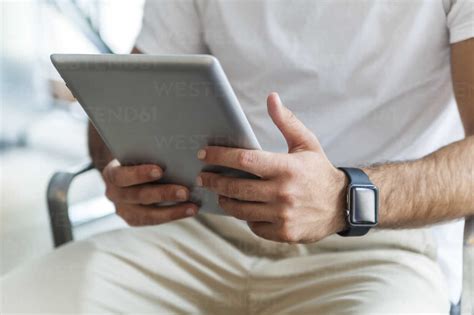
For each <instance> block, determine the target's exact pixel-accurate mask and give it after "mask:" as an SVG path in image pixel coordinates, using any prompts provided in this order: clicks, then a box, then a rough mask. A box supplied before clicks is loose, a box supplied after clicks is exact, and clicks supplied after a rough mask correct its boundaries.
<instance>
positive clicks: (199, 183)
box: [196, 176, 202, 187]
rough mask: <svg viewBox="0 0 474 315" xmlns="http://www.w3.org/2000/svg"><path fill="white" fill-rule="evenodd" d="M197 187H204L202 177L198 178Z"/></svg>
mask: <svg viewBox="0 0 474 315" xmlns="http://www.w3.org/2000/svg"><path fill="white" fill-rule="evenodd" d="M196 185H198V186H199V187H202V178H201V176H198V177H196Z"/></svg>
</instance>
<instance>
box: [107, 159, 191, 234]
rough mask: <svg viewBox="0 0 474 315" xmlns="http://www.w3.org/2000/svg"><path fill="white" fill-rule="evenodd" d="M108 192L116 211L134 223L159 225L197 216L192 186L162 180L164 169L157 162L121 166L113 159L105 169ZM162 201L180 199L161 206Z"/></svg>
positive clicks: (133, 224)
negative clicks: (190, 194) (167, 182)
mask: <svg viewBox="0 0 474 315" xmlns="http://www.w3.org/2000/svg"><path fill="white" fill-rule="evenodd" d="M102 175H103V178H104V180H105V184H106V196H107V198H109V199H110V200H111V201H112V202H113V203H114V204H115V209H116V212H117V214H118V215H119V216H121V217H122V218H123V219H124V220H125V221H126V222H127V223H128V224H129V225H131V226H142V225H156V224H161V223H166V222H169V221H173V220H177V219H181V218H185V217H189V216H193V215H195V214H196V213H197V211H198V207H197V206H196V205H195V204H193V203H190V202H186V201H187V200H188V199H189V190H188V188H186V187H184V186H180V185H172V184H158V183H156V181H157V180H159V179H160V178H161V176H162V175H163V170H162V169H161V168H160V167H159V166H157V165H138V166H121V165H120V163H119V162H118V161H117V160H112V161H111V162H110V163H109V164H108V165H107V166H106V167H105V169H104V171H103V172H102ZM162 202H180V203H179V204H176V205H172V206H159V204H160V203H162Z"/></svg>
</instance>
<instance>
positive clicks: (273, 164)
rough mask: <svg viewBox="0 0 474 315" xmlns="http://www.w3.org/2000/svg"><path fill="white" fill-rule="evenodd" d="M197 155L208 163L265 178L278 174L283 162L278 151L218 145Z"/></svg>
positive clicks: (209, 147) (202, 150) (200, 151)
mask: <svg viewBox="0 0 474 315" xmlns="http://www.w3.org/2000/svg"><path fill="white" fill-rule="evenodd" d="M197 157H198V159H200V160H202V161H203V162H205V163H207V164H212V165H221V166H225V167H230V168H234V169H238V170H242V171H245V172H248V173H252V174H255V175H257V176H260V177H265V178H266V177H271V176H273V175H278V170H279V166H280V164H281V162H282V161H281V155H280V154H278V153H271V152H266V151H261V150H246V149H237V148H227V147H218V146H208V147H205V148H204V149H201V150H199V152H198V154H197Z"/></svg>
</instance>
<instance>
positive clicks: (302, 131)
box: [267, 92, 321, 153]
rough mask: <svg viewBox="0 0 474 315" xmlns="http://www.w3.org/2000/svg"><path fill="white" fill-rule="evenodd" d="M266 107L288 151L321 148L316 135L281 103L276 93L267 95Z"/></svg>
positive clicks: (316, 149) (317, 149)
mask: <svg viewBox="0 0 474 315" xmlns="http://www.w3.org/2000/svg"><path fill="white" fill-rule="evenodd" d="M267 109H268V114H269V115H270V117H271V118H272V120H273V122H274V123H275V125H276V126H277V127H278V129H280V131H281V133H282V134H283V136H284V137H285V140H286V143H287V144H288V152H290V153H292V152H297V151H302V150H312V151H319V150H320V149H321V146H320V144H319V141H318V139H317V138H316V136H315V135H314V134H313V133H312V132H311V131H310V130H309V129H308V128H306V126H305V125H304V124H303V123H302V122H301V121H300V120H299V119H298V118H296V116H295V115H294V114H293V113H292V112H291V111H290V110H289V109H288V108H287V107H285V106H284V105H283V104H282V102H281V100H280V96H279V95H278V94H277V93H275V92H273V93H270V95H269V96H268V98H267Z"/></svg>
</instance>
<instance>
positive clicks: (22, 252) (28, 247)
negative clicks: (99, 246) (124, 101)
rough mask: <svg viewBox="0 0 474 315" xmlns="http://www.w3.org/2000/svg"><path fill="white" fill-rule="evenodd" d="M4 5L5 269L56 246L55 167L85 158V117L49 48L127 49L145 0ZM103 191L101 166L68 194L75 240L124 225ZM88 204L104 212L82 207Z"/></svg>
mask: <svg viewBox="0 0 474 315" xmlns="http://www.w3.org/2000/svg"><path fill="white" fill-rule="evenodd" d="M0 3H1V6H0V11H1V13H0V14H1V17H0V20H1V28H0V43H1V58H0V93H1V95H0V105H1V107H0V117H1V120H0V192H1V196H0V197H1V199H0V241H1V248H0V250H1V252H0V253H1V257H0V258H1V260H0V275H2V274H4V273H6V272H8V271H10V270H11V269H13V268H15V266H17V265H19V264H21V263H24V262H27V261H28V260H30V259H32V258H35V257H38V256H41V255H43V254H45V253H46V252H48V251H51V250H52V249H53V242H52V236H51V231H50V223H49V217H48V211H47V206H46V189H47V185H48V181H49V180H50V178H51V176H52V175H53V173H54V172H55V171H57V170H63V169H67V168H68V167H72V166H75V165H78V164H80V163H83V162H84V161H87V159H88V158H87V142H86V127H87V119H86V117H85V115H84V113H83V112H82V110H81V108H80V107H79V106H78V104H77V103H76V101H75V100H74V98H73V97H72V96H71V95H70V94H69V91H68V90H67V89H66V88H65V85H64V83H63V82H62V80H61V78H60V77H59V75H58V74H57V73H56V71H55V69H54V68H53V66H52V65H51V62H50V61H49V56H50V54H52V53H129V52H130V50H131V49H132V46H133V44H134V41H135V37H136V35H137V34H138V32H139V29H140V24H141V17H142V10H143V0H0ZM102 193H103V186H102V185H101V180H100V177H99V174H97V172H88V173H87V174H86V175H84V176H82V177H81V179H80V180H77V181H74V183H73V186H72V187H71V193H70V199H72V200H71V203H73V204H74V205H75V208H74V209H71V216H74V213H79V216H77V215H76V218H73V219H74V220H76V221H77V228H76V229H75V236H76V238H79V239H80V238H83V237H86V236H87V235H90V234H92V233H95V232H97V230H100V229H102V228H104V227H105V228H106V229H107V228H111V227H112V226H116V225H120V224H122V222H119V221H118V220H117V219H116V218H113V216H110V215H109V214H110V213H112V212H113V209H112V208H111V205H110V204H109V203H108V202H107V201H106V200H105V199H104V198H103V197H101V196H102ZM91 204H93V206H91ZM81 207H82V209H81ZM90 208H94V209H100V210H99V211H97V210H96V212H95V213H93V214H92V213H90V212H89V213H88V212H87V211H85V209H90ZM111 217H112V219H110V218H111ZM97 222H100V223H99V224H98V223H97ZM73 223H74V222H73Z"/></svg>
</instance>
